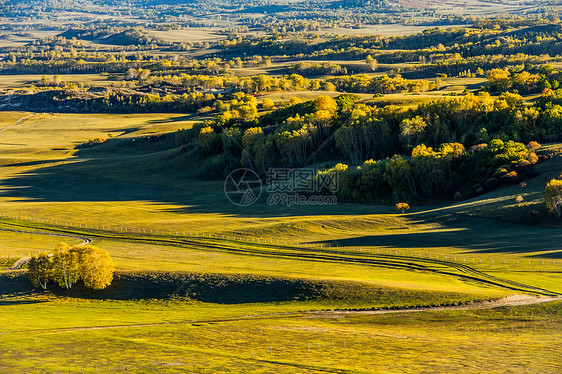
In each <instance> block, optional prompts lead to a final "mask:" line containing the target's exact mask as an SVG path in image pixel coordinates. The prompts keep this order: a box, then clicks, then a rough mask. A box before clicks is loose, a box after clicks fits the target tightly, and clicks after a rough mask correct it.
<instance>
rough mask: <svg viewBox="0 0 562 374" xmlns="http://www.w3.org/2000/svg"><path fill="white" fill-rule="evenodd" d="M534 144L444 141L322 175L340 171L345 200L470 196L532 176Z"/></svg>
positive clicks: (340, 195)
mask: <svg viewBox="0 0 562 374" xmlns="http://www.w3.org/2000/svg"><path fill="white" fill-rule="evenodd" d="M529 148H531V149H533V148H534V145H532V144H531V145H529V147H526V146H525V145H523V144H521V143H517V142H513V141H510V142H503V141H501V140H500V139H494V140H492V141H491V142H490V144H480V145H478V146H475V147H472V148H470V149H468V150H465V148H464V146H463V145H462V144H460V143H444V144H441V146H440V147H439V149H437V150H434V149H433V148H431V147H427V146H425V145H424V144H421V145H419V146H417V147H415V148H414V149H413V150H412V153H411V156H410V157H404V156H400V155H395V156H393V157H390V158H385V159H381V160H367V161H365V162H363V163H362V164H361V166H358V167H355V168H354V167H350V166H348V165H346V164H342V163H340V164H337V165H336V166H334V167H333V168H331V169H328V170H324V171H320V172H319V175H318V177H322V175H323V174H337V178H333V179H335V180H338V183H339V186H338V189H337V191H335V194H336V195H337V196H338V199H341V200H342V201H356V202H373V201H386V200H394V201H402V200H413V199H416V198H432V197H434V196H435V195H449V196H451V197H452V196H455V197H456V198H457V199H464V198H469V197H472V196H475V195H478V194H482V193H484V192H487V191H490V190H492V189H494V188H497V187H498V186H500V185H502V184H514V183H517V182H519V181H521V180H522V179H524V178H528V177H530V176H532V167H531V165H532V163H536V161H537V158H536V155H535V154H534V153H533V152H532V151H531V150H530V149H529ZM329 192H332V191H324V193H329Z"/></svg>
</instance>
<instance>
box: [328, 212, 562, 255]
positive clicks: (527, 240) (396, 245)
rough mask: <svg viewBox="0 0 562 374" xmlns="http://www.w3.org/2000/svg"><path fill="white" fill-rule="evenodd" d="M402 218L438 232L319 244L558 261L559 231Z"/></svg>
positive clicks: (486, 222)
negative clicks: (434, 226) (521, 255)
mask: <svg viewBox="0 0 562 374" xmlns="http://www.w3.org/2000/svg"><path fill="white" fill-rule="evenodd" d="M413 217H415V218H413ZM405 218H406V219H408V220H409V221H410V222H411V223H412V226H415V225H416V224H418V223H428V222H437V223H439V224H440V225H441V226H442V227H441V228H440V229H439V230H436V229H430V230H426V231H419V232H406V233H404V232H401V231H402V230H396V232H393V231H390V232H389V231H385V232H384V233H382V234H380V235H365V236H358V237H353V238H347V239H339V240H333V241H324V242H322V243H327V244H330V245H332V246H346V247H361V246H378V247H383V248H389V249H406V250H415V249H422V248H440V247H453V248H458V249H462V250H463V252H465V253H525V254H527V255H530V256H532V257H538V258H552V259H558V258H562V248H561V246H560V243H562V230H560V229H556V228H548V227H539V226H526V225H520V224H515V223H510V222H503V221H497V220H492V219H487V218H473V217H465V216H458V215H454V214H448V215H443V214H441V215H437V214H425V215H423V216H421V215H415V216H413V215H412V216H405ZM318 243H320V242H318ZM538 252H540V253H538ZM533 253H534V254H533Z"/></svg>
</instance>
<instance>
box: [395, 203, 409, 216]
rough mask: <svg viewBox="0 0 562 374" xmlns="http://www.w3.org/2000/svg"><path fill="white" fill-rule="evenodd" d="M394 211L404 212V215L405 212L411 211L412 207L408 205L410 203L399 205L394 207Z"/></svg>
mask: <svg viewBox="0 0 562 374" xmlns="http://www.w3.org/2000/svg"><path fill="white" fill-rule="evenodd" d="M394 209H396V210H398V211H400V212H402V214H403V213H404V212H405V211H407V210H409V209H410V205H408V203H397V204H396V205H395V206H394Z"/></svg>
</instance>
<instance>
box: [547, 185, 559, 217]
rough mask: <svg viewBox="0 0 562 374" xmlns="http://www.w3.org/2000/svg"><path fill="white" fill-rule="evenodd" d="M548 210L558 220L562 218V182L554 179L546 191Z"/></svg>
mask: <svg viewBox="0 0 562 374" xmlns="http://www.w3.org/2000/svg"><path fill="white" fill-rule="evenodd" d="M544 193H545V199H546V209H547V210H548V211H549V212H550V213H552V214H554V216H555V217H556V218H562V180H559V179H553V180H551V181H550V182H548V183H547V185H546V189H545V192H544Z"/></svg>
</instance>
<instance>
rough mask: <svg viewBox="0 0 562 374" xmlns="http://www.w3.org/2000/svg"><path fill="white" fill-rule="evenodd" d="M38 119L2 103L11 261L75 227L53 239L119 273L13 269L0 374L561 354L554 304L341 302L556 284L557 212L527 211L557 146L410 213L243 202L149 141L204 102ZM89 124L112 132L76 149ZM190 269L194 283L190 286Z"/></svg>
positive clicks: (543, 363) (491, 295)
mask: <svg viewBox="0 0 562 374" xmlns="http://www.w3.org/2000/svg"><path fill="white" fill-rule="evenodd" d="M279 99H282V98H281V97H279ZM28 115H29V113H25V112H2V113H0V165H2V167H0V259H2V260H1V261H0V269H1V268H6V267H8V266H9V265H10V264H12V263H13V262H14V261H15V260H16V259H17V258H19V257H20V256H21V257H23V256H25V255H29V254H34V253H37V252H40V251H49V250H50V249H52V248H53V247H54V245H56V243H57V242H59V241H67V242H71V243H73V244H77V243H79V242H80V241H81V240H79V239H77V238H74V239H71V238H67V237H55V236H52V235H46V234H59V235H68V234H71V235H77V236H81V237H89V238H92V239H93V240H94V243H93V244H95V245H97V246H99V247H101V248H103V249H106V250H107V251H109V253H110V254H111V256H112V257H113V259H114V261H115V264H116V267H117V269H118V271H119V276H118V280H117V281H116V282H115V284H114V285H112V286H110V287H109V288H108V289H107V290H105V291H103V292H101V293H96V292H89V293H84V294H81V291H80V289H79V288H78V289H77V290H72V292H70V293H65V292H63V291H56V290H54V289H53V290H51V291H50V292H46V293H43V292H37V291H33V290H31V287H30V285H29V283H28V282H27V280H26V279H25V273H24V271H15V272H1V273H0V291H1V293H0V295H1V296H0V371H2V372H13V373H18V372H34V370H35V369H36V368H41V369H42V370H45V371H47V372H57V371H70V372H82V371H83V372H90V373H94V372H122V371H124V370H133V371H137V372H170V373H174V372H185V371H194V372H217V371H220V372H273V371H276V372H311V373H312V372H326V371H328V372H412V373H414V372H451V371H461V372H482V371H486V372H497V373H503V372H537V371H540V372H548V373H550V372H552V373H555V372H558V369H559V368H560V362H559V360H558V359H557V355H556V347H557V346H558V345H559V343H560V338H561V337H560V332H559V331H560V329H559V327H560V322H561V321H562V318H561V314H560V311H561V309H560V306H561V304H560V302H557V303H545V304H537V305H529V306H504V307H501V308H497V309H484V310H471V311H462V310H442V311H425V312H416V313H394V314H380V315H378V314H367V313H355V314H354V313H349V314H338V313H335V312H333V310H373V309H375V310H379V309H384V308H405V307H423V306H434V305H443V306H447V305H455V304H465V303H467V302H469V301H482V300H490V299H501V298H504V297H507V296H513V295H515V294H525V295H538V294H543V295H546V294H549V295H555V294H557V293H562V286H561V285H562V282H561V280H562V277H561V275H560V274H562V273H561V269H562V259H561V258H560V245H559V244H560V242H561V240H562V234H561V232H560V227H559V226H556V225H554V226H553V225H552V224H550V225H530V224H529V222H528V219H527V217H528V216H527V212H528V210H529V209H531V208H537V207H540V206H542V204H543V196H542V190H543V188H544V184H545V181H546V180H548V179H549V178H551V177H553V175H555V174H556V173H558V174H559V173H560V171H562V168H561V162H562V161H561V160H560V158H558V159H554V160H550V161H547V162H545V163H543V164H541V165H538V166H537V172H538V176H537V177H536V178H535V179H533V180H529V181H528V182H527V187H525V190H524V191H523V192H522V191H521V187H519V186H513V187H507V188H502V189H499V190H496V191H494V192H492V193H489V194H486V195H483V196H482V197H480V198H478V199H473V200H468V201H463V202H461V203H453V202H451V203H446V202H445V203H443V204H442V205H440V206H413V207H412V210H411V212H410V213H407V214H396V212H395V211H394V210H393V207H390V206H375V205H357V204H339V205H337V206H325V207H322V206H319V207H299V206H293V207H283V206H268V205H267V204H266V202H265V200H260V201H258V202H257V203H256V204H255V205H253V206H251V207H247V208H239V207H236V206H233V205H231V204H229V202H228V200H227V199H226V197H225V195H224V193H223V182H222V181H202V180H199V179H195V178H194V177H193V176H192V173H191V166H192V165H190V164H189V162H188V160H187V159H185V158H184V157H183V156H182V155H179V156H178V155H177V153H175V152H173V150H170V149H169V148H168V147H164V146H163V145H162V144H161V143H160V141H153V142H147V141H144V140H143V139H144V137H146V136H152V137H155V136H160V135H162V134H167V133H171V132H173V131H175V130H177V129H180V128H187V127H189V126H192V125H193V123H194V120H195V118H193V117H189V116H184V115H178V114H146V115H145V114H143V115H102V114H96V115H92V114H35V115H34V116H31V117H27V116H28ZM24 117H27V118H25V119H24V120H22V121H21V122H20V123H18V124H17V125H16V126H12V125H13V124H14V123H15V122H16V121H17V120H18V119H20V118H24ZM110 135H111V136H110ZM96 137H102V138H106V139H107V140H106V142H105V143H103V144H101V145H98V146H95V147H91V148H80V147H79V145H80V144H82V143H84V142H87V141H88V140H89V139H93V138H96ZM161 142H166V138H165V136H162V138H161ZM166 144H167V145H169V143H165V144H164V145H166ZM552 147H558V145H552ZM518 194H523V195H524V197H525V203H524V204H523V206H521V205H520V204H516V203H515V196H516V195H518ZM16 217H17V218H16ZM18 231H19V232H18ZM21 231H24V233H22V232H21ZM193 276H195V277H196V279H197V281H194V280H193V278H189V277H193ZM135 277H137V278H135ZM183 277H187V278H183ZM217 277H218V278H217ZM131 279H138V280H139V282H140V283H138V284H140V285H141V286H140V287H139V286H138V285H137V286H136V287H135V283H134V282H132V281H131ZM216 279H219V280H216ZM194 284H198V285H199V286H198V287H202V288H197V291H193V292H192V291H189V292H187V291H186V290H191V289H192V288H193V287H195V286H194ZM295 284H297V285H299V286H294V285H295ZM278 285H283V286H278ZM186 287H187V288H186ZM291 287H296V288H294V289H293V288H291ZM285 288H287V290H289V289H290V290H292V291H290V292H289V291H287V292H286V293H282V294H278V292H281V291H283V292H285ZM206 290H207V291H206ZM208 290H210V291H208ZM213 290H215V291H213ZM213 292H214V293H213ZM230 292H234V293H235V294H236V295H238V294H239V295H241V296H240V297H241V299H240V300H245V301H243V302H240V301H239V302H234V301H233V299H232V298H229V293H230ZM156 294H158V295H164V296H158V297H156V296H154V295H156ZM310 312H319V313H314V314H310ZM344 339H345V341H344ZM116 347H117V348H118V349H116ZM270 347H271V348H270ZM428 368H430V369H428Z"/></svg>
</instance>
